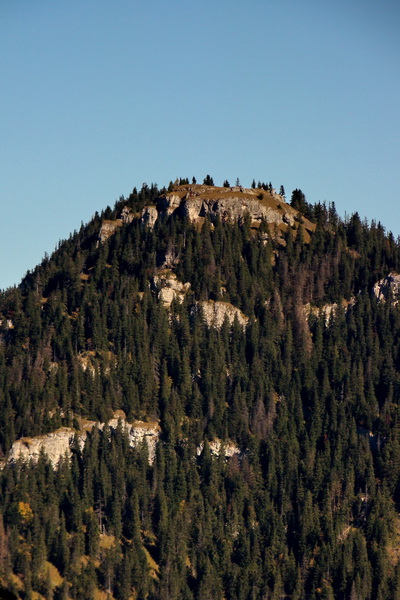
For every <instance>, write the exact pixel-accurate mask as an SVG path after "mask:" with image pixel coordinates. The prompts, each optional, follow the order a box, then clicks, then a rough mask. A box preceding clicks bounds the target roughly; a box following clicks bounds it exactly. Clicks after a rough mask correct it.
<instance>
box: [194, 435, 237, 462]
mask: <svg viewBox="0 0 400 600" xmlns="http://www.w3.org/2000/svg"><path fill="white" fill-rule="evenodd" d="M209 446H210V452H211V454H212V456H219V455H220V454H221V452H223V454H224V456H225V458H231V457H232V456H235V454H236V455H240V454H241V451H240V448H239V446H238V445H237V444H235V442H232V441H228V442H225V443H224V442H221V440H219V439H218V438H216V439H215V440H212V441H211V442H209ZM203 448H204V442H201V444H200V445H199V446H198V447H197V450H196V452H197V456H200V454H201V453H202V452H203Z"/></svg>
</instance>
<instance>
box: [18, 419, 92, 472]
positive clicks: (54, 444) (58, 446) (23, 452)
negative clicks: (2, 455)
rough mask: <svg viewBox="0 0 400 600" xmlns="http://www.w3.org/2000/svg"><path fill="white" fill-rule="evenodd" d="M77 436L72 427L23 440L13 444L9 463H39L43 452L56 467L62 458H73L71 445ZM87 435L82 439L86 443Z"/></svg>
mask: <svg viewBox="0 0 400 600" xmlns="http://www.w3.org/2000/svg"><path fill="white" fill-rule="evenodd" d="M74 435H75V430H74V429H72V428H70V427H62V428H61V429H57V431H53V432H52V433H47V434H46V435H39V436H37V437H32V438H21V439H19V440H17V441H16V442H14V443H13V445H12V448H11V450H10V452H9V455H8V460H9V462H11V461H15V460H17V459H18V458H22V459H24V460H27V461H28V460H31V459H32V460H33V462H37V461H38V459H39V456H40V454H41V452H44V453H45V454H46V455H47V456H48V457H49V459H50V461H51V463H52V464H53V466H55V465H56V464H57V463H58V461H59V460H60V458H61V457H62V456H65V455H67V456H68V457H69V456H71V450H70V444H71V442H72V440H73V437H74ZM85 438H86V433H85V434H84V436H81V437H80V439H81V441H82V443H84V439H85Z"/></svg>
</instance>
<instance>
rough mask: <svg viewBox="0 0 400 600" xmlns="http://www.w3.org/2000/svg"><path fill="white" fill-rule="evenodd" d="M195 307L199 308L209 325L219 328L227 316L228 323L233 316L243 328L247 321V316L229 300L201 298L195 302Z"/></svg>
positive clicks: (232, 319)
mask: <svg viewBox="0 0 400 600" xmlns="http://www.w3.org/2000/svg"><path fill="white" fill-rule="evenodd" d="M197 307H199V308H200V309H201V311H202V313H203V316H204V319H205V321H206V323H207V325H208V326H209V327H211V326H213V327H216V328H217V329H220V328H221V326H222V324H223V322H224V320H225V317H227V318H228V321H229V324H230V325H232V324H233V322H234V320H235V318H237V320H238V322H239V325H241V326H242V327H243V329H244V328H245V327H246V325H247V323H248V322H249V318H248V317H246V315H245V314H244V313H242V311H241V310H240V309H239V308H236V306H233V304H231V303H230V302H221V301H214V300H202V301H200V302H198V303H197Z"/></svg>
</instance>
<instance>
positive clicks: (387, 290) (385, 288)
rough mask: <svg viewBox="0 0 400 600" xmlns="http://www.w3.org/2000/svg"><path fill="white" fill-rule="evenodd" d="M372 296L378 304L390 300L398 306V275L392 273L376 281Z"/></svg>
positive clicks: (399, 289)
mask: <svg viewBox="0 0 400 600" xmlns="http://www.w3.org/2000/svg"><path fill="white" fill-rule="evenodd" d="M373 294H374V296H375V297H376V299H377V300H378V302H386V301H387V300H389V298H391V299H392V301H393V302H394V304H398V303H399V294H400V274H399V273H393V272H392V273H389V275H387V276H386V277H384V278H383V279H381V280H380V281H377V282H376V284H375V285H374V289H373Z"/></svg>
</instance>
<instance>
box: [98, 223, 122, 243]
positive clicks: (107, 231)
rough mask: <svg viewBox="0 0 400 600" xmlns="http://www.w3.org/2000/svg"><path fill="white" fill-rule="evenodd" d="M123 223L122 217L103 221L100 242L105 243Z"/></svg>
mask: <svg viewBox="0 0 400 600" xmlns="http://www.w3.org/2000/svg"><path fill="white" fill-rule="evenodd" d="M121 225H122V221H121V220H120V219H117V220H116V221H103V223H102V224H101V227H100V231H99V240H98V244H99V243H100V244H104V242H105V241H106V240H108V238H109V237H110V236H112V235H113V234H114V233H115V231H116V230H117V229H118V227H121Z"/></svg>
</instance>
